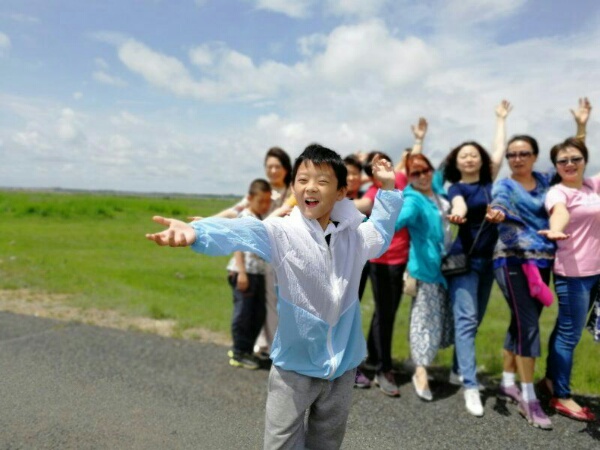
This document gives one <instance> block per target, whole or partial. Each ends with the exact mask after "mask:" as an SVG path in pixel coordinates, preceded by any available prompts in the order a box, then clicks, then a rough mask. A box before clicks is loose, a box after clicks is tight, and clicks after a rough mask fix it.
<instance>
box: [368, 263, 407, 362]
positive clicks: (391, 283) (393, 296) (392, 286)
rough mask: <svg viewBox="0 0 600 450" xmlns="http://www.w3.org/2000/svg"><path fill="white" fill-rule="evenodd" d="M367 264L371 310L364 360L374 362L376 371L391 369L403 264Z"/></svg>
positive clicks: (404, 265) (404, 266) (404, 267)
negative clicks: (365, 357)
mask: <svg viewBox="0 0 600 450" xmlns="http://www.w3.org/2000/svg"><path fill="white" fill-rule="evenodd" d="M370 267H371V272H370V275H371V287H372V288H373V300H374V301H375V312H374V313H373V318H372V319H371V328H370V329H369V337H368V339H367V349H368V352H369V357H368V361H369V363H371V364H375V365H376V366H377V371H378V372H387V371H389V370H391V369H392V337H393V334H394V322H395V320H396V311H398V307H399V306H400V300H401V299H402V288H403V285H404V281H403V279H402V276H403V275H404V270H405V269H406V264H394V265H388V264H374V263H370Z"/></svg>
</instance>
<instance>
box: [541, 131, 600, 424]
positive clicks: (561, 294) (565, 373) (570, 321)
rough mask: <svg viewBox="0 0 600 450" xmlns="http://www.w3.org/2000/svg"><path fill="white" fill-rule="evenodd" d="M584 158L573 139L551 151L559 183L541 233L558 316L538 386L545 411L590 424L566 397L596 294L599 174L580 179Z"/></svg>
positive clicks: (599, 277) (599, 281)
mask: <svg viewBox="0 0 600 450" xmlns="http://www.w3.org/2000/svg"><path fill="white" fill-rule="evenodd" d="M588 158H589V155H588V149H587V147H586V146H585V143H584V142H583V141H582V140H581V139H577V138H569V139H567V140H565V141H564V142H561V143H560V144H557V145H555V146H554V147H552V149H551V150H550V159H551V160H552V164H554V167H555V168H556V172H557V174H556V180H557V181H558V184H556V185H554V186H552V188H550V190H549V191H548V194H547V195H546V209H547V211H548V213H549V214H550V228H549V229H547V230H542V231H540V234H541V235H543V236H546V237H547V238H548V239H551V240H553V241H556V243H557V250H556V257H555V260H554V269H553V270H554V289H555V291H556V294H557V296H558V317H557V319H556V325H555V326H554V330H553V331H552V334H551V336H550V343H549V350H548V361H547V367H546V379H545V380H544V381H543V382H542V383H543V384H542V386H544V387H546V389H548V390H549V391H550V392H551V393H552V395H553V397H552V399H551V400H550V408H552V409H554V410H555V411H556V412H557V413H559V414H562V415H564V416H567V417H570V418H572V419H575V420H581V421H586V422H591V421H594V420H595V418H596V417H595V415H594V413H592V411H590V409H589V408H587V407H581V406H580V405H579V404H578V403H577V402H576V401H575V400H574V399H573V398H572V397H571V387H570V384H571V371H572V368H573V353H574V351H575V348H576V347H577V344H578V343H579V340H580V338H581V334H582V331H583V328H584V326H585V323H586V318H587V315H588V314H589V312H590V310H591V308H592V305H593V302H594V299H595V298H596V296H597V295H598V292H599V289H600V260H599V259H598V255H599V254H600V175H598V174H597V175H595V176H593V177H590V178H586V177H585V176H584V174H585V168H586V166H587V163H588Z"/></svg>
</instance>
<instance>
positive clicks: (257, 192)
mask: <svg viewBox="0 0 600 450" xmlns="http://www.w3.org/2000/svg"><path fill="white" fill-rule="evenodd" d="M247 199H248V205H247V207H246V208H244V209H243V210H242V211H241V212H240V213H239V215H238V217H253V218H255V219H258V220H262V219H263V216H264V215H266V214H267V213H268V212H269V208H270V206H271V186H270V185H269V182H268V181H266V180H263V179H260V178H258V179H256V180H254V181H252V183H250V187H249V188H248V197H247ZM266 264H267V263H266V261H265V260H264V259H262V258H261V257H260V256H258V255H256V254H255V253H252V252H242V251H236V252H234V253H233V257H232V258H231V260H230V261H229V264H228V265H227V270H228V271H229V274H228V277H227V280H228V281H229V285H230V286H231V288H232V289H233V314H232V317H231V337H232V339H233V348H232V349H231V350H230V351H229V352H228V355H229V364H230V365H232V366H234V367H242V368H244V369H258V367H259V363H258V361H257V360H256V358H254V356H252V348H253V346H254V341H256V338H257V337H258V334H259V333H260V329H261V328H262V326H263V323H264V321H265V316H266V313H267V311H266V306H265V270H266Z"/></svg>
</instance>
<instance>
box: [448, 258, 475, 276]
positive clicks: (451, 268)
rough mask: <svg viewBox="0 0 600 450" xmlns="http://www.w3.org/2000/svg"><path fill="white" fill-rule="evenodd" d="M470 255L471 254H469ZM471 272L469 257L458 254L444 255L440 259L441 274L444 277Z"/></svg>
mask: <svg viewBox="0 0 600 450" xmlns="http://www.w3.org/2000/svg"><path fill="white" fill-rule="evenodd" d="M469 254H471V252H469ZM469 270H471V263H470V261H469V255H466V254H464V253H458V254H456V255H446V256H445V257H444V259H442V274H443V275H444V276H445V277H453V276H456V275H463V274H465V273H467V272H468V271H469Z"/></svg>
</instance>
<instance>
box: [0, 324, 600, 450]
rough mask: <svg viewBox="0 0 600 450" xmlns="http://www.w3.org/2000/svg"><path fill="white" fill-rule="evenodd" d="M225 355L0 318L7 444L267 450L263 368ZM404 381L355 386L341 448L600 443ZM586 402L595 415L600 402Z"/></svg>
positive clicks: (589, 434)
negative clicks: (428, 396)
mask: <svg viewBox="0 0 600 450" xmlns="http://www.w3.org/2000/svg"><path fill="white" fill-rule="evenodd" d="M225 352H226V349H225V348H223V347H220V346H217V345H213V344H204V343H198V342H191V341H180V340H174V339H166V338H161V337H157V336H154V335H148V334H142V333H138V332H123V331H118V330H112V329H106V328H98V327H94V326H88V325H83V324H74V323H64V322H58V321H53V320H48V319H38V318H34V317H28V316H20V315H15V314H11V313H0V449H19V448H26V449H30V448H34V449H37V448H43V449H45V448H48V449H70V448H74V449H91V448H107V449H109V448H110V449H120V448H126V449H188V448H190V449H193V448H200V449H245V448H261V444H262V431H263V424H264V418H263V414H264V403H265V386H266V379H267V372H266V371H263V370H261V371H245V370H241V369H237V370H236V369H233V368H230V367H229V366H228V365H227V362H226V357H225ZM436 375H437V377H438V378H439V380H442V379H443V378H444V375H447V373H446V374H444V373H442V372H441V373H437V374H436ZM599 375H600V374H599ZM398 378H399V381H400V382H401V383H402V389H401V392H402V397H401V398H400V399H391V398H387V397H385V396H384V395H383V394H381V393H380V392H379V391H378V390H376V389H370V390H366V391H355V393H354V404H353V407H352V412H351V417H350V420H349V424H348V432H347V434H346V439H345V441H344V446H343V447H344V448H348V449H369V448H374V449H388V448H389V449H397V448H409V449H413V448H427V449H454V448H461V449H462V448H486V449H496V448H502V449H504V448H545V449H566V448H569V449H575V448H577V449H580V448H581V449H585V448H590V449H591V448H595V449H598V448H600V429H599V427H600V425H599V424H598V423H596V424H592V425H586V424H582V423H578V422H574V421H572V420H569V419H566V418H563V417H558V416H554V417H553V422H554V425H555V429H554V430H553V431H541V430H537V429H533V428H532V427H530V426H529V425H527V423H526V422H525V421H524V420H523V419H521V417H520V416H519V415H518V413H517V412H516V408H515V407H514V406H513V405H505V404H504V403H502V402H498V401H497V400H496V399H495V397H494V396H493V394H494V391H493V390H492V389H490V390H489V392H488V393H487V395H488V396H487V398H486V400H485V411H486V414H485V416H484V417H483V418H481V419H477V418H474V417H471V416H470V415H468V414H467V413H466V411H465V410H464V407H463V403H462V394H461V392H460V391H458V390H457V389H456V388H453V387H450V386H449V385H447V384H446V383H444V382H443V381H437V382H436V381H434V382H433V383H432V387H433V388H434V395H435V396H436V400H435V401H434V402H432V403H429V404H425V403H421V402H420V401H419V400H418V399H417V398H416V396H415V394H414V392H413V391H412V387H411V385H410V381H409V380H410V376H409V374H408V372H402V373H400V374H399V375H398ZM586 402H588V404H591V405H592V407H593V409H594V410H595V411H596V413H600V399H599V398H593V399H586Z"/></svg>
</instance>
